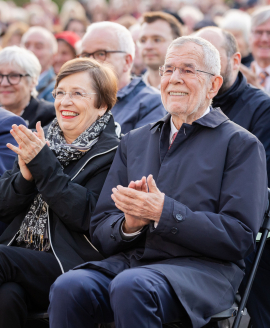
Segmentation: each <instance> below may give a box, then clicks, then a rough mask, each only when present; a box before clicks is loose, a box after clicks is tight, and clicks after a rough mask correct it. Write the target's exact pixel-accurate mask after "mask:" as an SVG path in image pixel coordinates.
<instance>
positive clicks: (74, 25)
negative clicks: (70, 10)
mask: <svg viewBox="0 0 270 328" xmlns="http://www.w3.org/2000/svg"><path fill="white" fill-rule="evenodd" d="M87 26H88V22H87V21H86V20H83V19H79V18H71V19H70V20H69V21H68V22H67V24H66V26H65V28H64V30H65V31H70V32H73V33H76V34H77V35H78V36H79V37H80V38H81V39H82V38H83V36H84V34H85V32H86V28H87Z"/></svg>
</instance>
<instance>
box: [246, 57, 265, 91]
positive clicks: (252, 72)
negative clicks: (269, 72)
mask: <svg viewBox="0 0 270 328" xmlns="http://www.w3.org/2000/svg"><path fill="white" fill-rule="evenodd" d="M240 71H241V72H242V73H243V74H244V75H245V77H246V79H247V82H248V83H250V84H252V85H254V87H256V88H259V89H263V88H262V86H261V85H260V80H259V78H258V76H257V75H256V69H255V64H254V62H252V63H251V65H250V69H249V68H248V67H246V66H245V65H243V64H241V65H240Z"/></svg>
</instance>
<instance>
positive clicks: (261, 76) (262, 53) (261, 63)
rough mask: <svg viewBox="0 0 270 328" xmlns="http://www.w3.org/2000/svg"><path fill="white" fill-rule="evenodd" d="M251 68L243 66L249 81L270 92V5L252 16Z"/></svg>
mask: <svg viewBox="0 0 270 328" xmlns="http://www.w3.org/2000/svg"><path fill="white" fill-rule="evenodd" d="M250 48H251V52H252V55H253V58H254V62H252V64H251V68H250V69H248V68H246V67H244V66H242V67H241V71H242V73H243V74H244V75H245V77H246V78H247V81H248V83H250V84H252V85H254V86H255V87H257V88H261V89H263V90H264V91H265V92H266V93H268V94H270V6H263V7H260V8H259V9H257V10H255V11H254V12H253V14H252V16H251V34H250Z"/></svg>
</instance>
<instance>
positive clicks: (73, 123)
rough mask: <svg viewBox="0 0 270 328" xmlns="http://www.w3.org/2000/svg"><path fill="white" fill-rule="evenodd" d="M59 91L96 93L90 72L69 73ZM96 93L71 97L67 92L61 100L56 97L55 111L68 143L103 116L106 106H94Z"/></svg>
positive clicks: (62, 81)
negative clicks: (75, 97) (78, 97)
mask: <svg viewBox="0 0 270 328" xmlns="http://www.w3.org/2000/svg"><path fill="white" fill-rule="evenodd" d="M56 90H57V91H63V92H72V91H76V92H80V93H94V92H95V91H94V89H93V87H92V83H91V78H90V76H89V73H88V72H80V73H75V74H72V75H69V76H67V77H65V78H64V79H63V80H61V81H60V83H59V84H58V87H57V88H56ZM95 97H96V95H95V94H93V95H87V96H86V97H82V98H81V99H74V98H72V99H71V98H70V96H69V95H68V94H66V95H65V96H64V97H63V98H62V99H61V100H59V99H55V103H54V106H55V111H56V117H57V120H58V122H59V125H60V127H61V129H62V131H63V134H64V137H65V139H66V141H67V142H68V143H72V142H73V141H74V140H75V139H77V138H78V137H79V135H80V134H81V133H82V132H84V131H85V130H86V129H87V128H88V127H89V126H91V125H92V124H93V123H94V122H95V121H96V120H97V118H98V116H99V115H100V116H102V115H103V114H104V113H105V111H106V108H105V109H104V108H100V109H97V108H95V106H94V100H95Z"/></svg>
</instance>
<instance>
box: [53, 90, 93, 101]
mask: <svg viewBox="0 0 270 328" xmlns="http://www.w3.org/2000/svg"><path fill="white" fill-rule="evenodd" d="M61 92H63V97H61V98H57V95H56V94H55V90H54V91H53V92H52V93H51V94H52V96H53V98H54V99H59V100H62V99H63V98H65V96H66V95H67V94H68V95H69V98H70V99H74V98H73V96H72V93H74V92H78V91H71V92H65V91H61ZM80 93H81V94H82V98H81V99H83V98H85V97H86V95H96V94H97V93H96V92H80Z"/></svg>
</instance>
